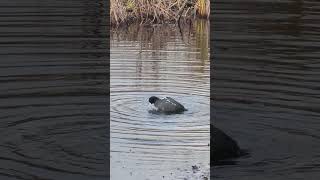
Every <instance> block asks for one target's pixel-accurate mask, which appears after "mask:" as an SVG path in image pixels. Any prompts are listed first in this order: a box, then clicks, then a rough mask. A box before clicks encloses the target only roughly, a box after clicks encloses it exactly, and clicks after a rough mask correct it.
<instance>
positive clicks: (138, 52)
mask: <svg viewBox="0 0 320 180" xmlns="http://www.w3.org/2000/svg"><path fill="white" fill-rule="evenodd" d="M208 27H209V26H208V24H207V22H206V21H205V22H196V23H194V24H193V25H192V26H191V27H190V26H188V25H184V26H183V27H182V28H181V29H179V28H178V27H177V26H155V27H149V28H142V27H139V26H134V25H133V26H130V27H129V28H127V29H121V28H120V29H112V31H111V59H110V65H111V67H110V69H111V71H110V73H111V76H110V80H111V83H110V85H111V102H110V106H111V107H110V109H111V129H110V131H111V164H112V166H111V179H112V180H122V179H131V180H145V179H150V180H157V179H184V178H187V179H203V178H204V177H208V176H209V159H210V153H209V151H210V147H209V146H208V143H209V138H210V136H209V133H210V127H209V123H210V120H209V118H210V109H209V96H210V89H209V86H210V84H209V78H210V75H209V74H210V63H209V49H208V37H209V36H208ZM152 95H157V96H163V97H165V96H170V97H173V98H175V99H176V100H178V101H179V102H181V103H182V104H183V105H185V107H186V108H187V109H188V111H187V112H185V113H184V114H178V115H157V114H150V113H149V112H148V110H150V109H151V108H152V107H151V105H149V102H148V98H149V97H150V96H152ZM193 165H196V166H199V167H200V168H199V170H198V171H195V172H194V171H193V169H192V166H193Z"/></svg>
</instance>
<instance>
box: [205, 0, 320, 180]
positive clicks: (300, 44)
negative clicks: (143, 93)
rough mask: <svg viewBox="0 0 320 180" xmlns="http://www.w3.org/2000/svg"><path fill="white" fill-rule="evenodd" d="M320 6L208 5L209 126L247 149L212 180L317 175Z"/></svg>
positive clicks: (306, 3)
mask: <svg viewBox="0 0 320 180" xmlns="http://www.w3.org/2000/svg"><path fill="white" fill-rule="evenodd" d="M319 7H320V3H319V2H317V1H302V0H295V1H268V2H267V1H260V0H255V1H253V0H250V1H245V2H243V1H229V0H227V1H216V2H215V3H213V5H212V8H213V9H212V12H213V14H212V16H211V17H212V23H211V25H212V28H211V29H212V31H211V36H212V39H211V40H212V45H213V46H212V47H211V48H212V49H213V52H214V53H212V54H211V57H212V62H214V69H213V70H212V73H213V79H212V83H211V84H212V86H213V87H212V88H213V89H214V91H213V98H214V102H213V109H212V112H213V116H214V117H215V118H214V122H213V123H214V124H216V125H217V126H218V127H220V128H221V129H222V130H224V131H226V133H227V134H229V135H230V136H231V137H234V139H235V140H237V141H238V143H239V145H240V146H241V147H242V148H246V149H248V150H249V151H250V156H249V157H244V158H239V159H237V160H235V161H236V164H234V165H231V166H230V165H229V166H217V167H215V168H214V170H213V176H214V178H215V179H230V180H231V179H237V180H241V179H279V180H280V179H317V178H318V177H319V170H320V169H319V168H320V166H319V163H318V162H319V155H318V152H319V150H320V144H319V140H320V139H319V137H320V134H319V130H318V129H319V119H320V109H319V106H318V105H319V103H320V98H319V78H318V77H319V67H320V66H319V46H320V44H319V40H320V34H319V31H318V29H319V23H317V22H318V19H319V13H318V12H319V10H320V9H319Z"/></svg>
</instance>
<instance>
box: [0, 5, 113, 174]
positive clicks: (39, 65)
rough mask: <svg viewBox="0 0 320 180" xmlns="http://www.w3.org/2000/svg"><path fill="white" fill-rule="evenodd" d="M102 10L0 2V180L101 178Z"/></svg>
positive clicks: (104, 43) (103, 155)
mask: <svg viewBox="0 0 320 180" xmlns="http://www.w3.org/2000/svg"><path fill="white" fill-rule="evenodd" d="M106 12H107V9H106V6H105V4H104V1H100V0H79V1H48V0H44V1H35V0H30V1H23V0H12V1H1V2H0V15H1V16H0V25H1V28H0V34H1V35H0V45H1V48H0V59H1V65H0V84H1V85H0V112H1V114H0V119H1V121H0V128H1V131H0V134H1V140H0V141H1V142H0V144H1V146H0V159H1V163H0V179H6V180H7V179H8V180H11V179H12V180H13V179H26V180H29V179H30V180H34V179H48V180H49V179H50V180H70V179H77V180H87V179H105V178H106V176H107V174H106V173H107V172H106V168H107V163H108V160H107V155H108V152H107V147H106V143H107V142H108V137H107V133H106V129H107V126H106V125H107V124H106V123H107V118H106V113H105V108H106V106H107V98H106V96H107V92H106V83H107V82H106V80H105V79H106V78H105V77H106V76H107V73H106V63H107V59H108V54H107V50H106V49H107V48H108V43H107V40H106V37H107V31H106V25H107V22H106V21H105V19H106V17H105V13H106ZM48 155H49V156H48Z"/></svg>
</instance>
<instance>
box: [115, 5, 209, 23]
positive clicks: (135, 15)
mask: <svg viewBox="0 0 320 180" xmlns="http://www.w3.org/2000/svg"><path fill="white" fill-rule="evenodd" d="M209 14H210V0H110V16H111V23H112V24H121V23H128V22H133V21H140V22H141V23H150V24H152V23H165V22H177V21H179V20H180V19H181V18H185V19H191V18H195V17H200V18H208V17H209Z"/></svg>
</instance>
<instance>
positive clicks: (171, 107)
mask: <svg viewBox="0 0 320 180" xmlns="http://www.w3.org/2000/svg"><path fill="white" fill-rule="evenodd" d="M149 102H150V103H151V104H153V105H154V106H155V107H156V108H157V112H160V113H165V114H177V113H182V112H183V111H187V109H186V108H185V107H184V106H183V105H182V104H180V103H179V102H177V101H176V100H174V99H172V98H171V97H166V98H163V99H160V98H158V97H156V96H151V97H150V98H149Z"/></svg>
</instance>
